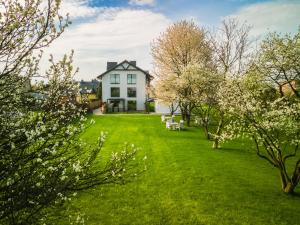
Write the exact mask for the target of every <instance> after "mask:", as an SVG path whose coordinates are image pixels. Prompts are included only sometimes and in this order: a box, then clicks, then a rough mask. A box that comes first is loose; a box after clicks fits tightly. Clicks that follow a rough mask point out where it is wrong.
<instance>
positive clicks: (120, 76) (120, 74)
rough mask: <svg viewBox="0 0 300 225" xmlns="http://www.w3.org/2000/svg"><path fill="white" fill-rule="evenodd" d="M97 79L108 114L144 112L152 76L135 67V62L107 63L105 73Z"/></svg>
mask: <svg viewBox="0 0 300 225" xmlns="http://www.w3.org/2000/svg"><path fill="white" fill-rule="evenodd" d="M98 79H100V80H101V82H102V101H103V102H105V103H106V107H107V110H108V112H123V111H144V110H145V102H146V101H147V99H148V95H147V87H148V86H149V85H150V81H151V79H152V76H151V75H150V74H149V72H148V71H145V70H142V69H141V68H139V67H137V65H136V61H127V60H124V61H123V62H121V63H117V62H107V68H106V71H105V72H104V73H102V74H101V75H99V76H98Z"/></svg>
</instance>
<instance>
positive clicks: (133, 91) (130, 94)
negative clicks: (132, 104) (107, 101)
mask: <svg viewBox="0 0 300 225" xmlns="http://www.w3.org/2000/svg"><path fill="white" fill-rule="evenodd" d="M127 97H131V98H135V97H136V88H135V87H129V88H127Z"/></svg>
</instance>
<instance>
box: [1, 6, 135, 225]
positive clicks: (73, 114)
mask: <svg viewBox="0 0 300 225" xmlns="http://www.w3.org/2000/svg"><path fill="white" fill-rule="evenodd" d="M45 2H46V4H45ZM59 5H60V1H59V0H48V1H42V0H25V1H17V0H5V1H0V9H1V11H0V34H1V35H0V59H1V61H0V223H1V224H38V223H40V222H42V221H41V219H43V217H45V216H46V215H47V213H48V212H50V211H49V210H47V209H49V208H50V207H54V208H55V207H57V206H59V204H62V203H64V202H65V201H67V200H69V199H70V198H71V197H72V196H74V195H75V194H76V192H77V191H80V190H84V189H88V188H91V187H95V186H96V185H101V184H105V183H111V182H123V181H124V180H126V178H128V177H130V176H131V175H132V173H130V171H131V169H133V168H134V167H129V166H128V165H129V162H130V159H131V158H133V156H134V155H135V152H136V148H135V147H133V148H132V147H126V148H125V149H124V150H123V151H122V152H120V153H114V154H113V155H112V157H111V159H110V160H108V161H107V162H106V166H102V167H100V166H96V163H99V161H98V160H96V159H97V155H98V154H99V152H100V150H101V147H102V145H103V142H104V140H105V134H104V133H102V134H101V135H100V133H99V139H98V143H97V144H96V143H95V146H93V147H90V146H88V145H87V144H84V143H83V142H82V141H81V140H80V133H81V132H82V131H83V129H85V127H86V126H89V123H87V122H86V121H85V117H84V114H85V109H83V108H81V107H80V106H78V105H77V103H76V101H75V95H76V93H77V91H78V87H77V85H76V84H75V82H74V80H73V76H74V74H75V73H76V70H74V68H73V66H72V54H71V55H70V56H64V57H63V58H62V59H61V60H60V61H58V62H56V61H55V60H53V58H52V57H50V60H49V62H50V67H49V69H48V70H47V71H46V72H45V73H41V72H39V62H40V59H41V57H42V53H41V52H39V50H41V49H42V48H43V47H45V46H48V45H49V44H50V43H51V42H52V41H54V40H55V39H56V38H58V37H59V36H60V34H61V33H62V32H63V31H64V29H65V28H66V27H67V26H68V24H69V20H68V18H66V19H63V18H62V17H61V16H60V15H59V14H58V11H59ZM33 77H38V78H39V80H42V81H41V82H38V83H37V84H35V91H34V92H33V91H32V90H31V88H30V80H31V79H32V78H33ZM126 165H127V166H126ZM125 167H126V170H125ZM100 168H102V169H100ZM126 174H127V176H126ZM122 178H123V179H122Z"/></svg>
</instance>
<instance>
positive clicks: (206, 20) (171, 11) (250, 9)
mask: <svg viewBox="0 0 300 225" xmlns="http://www.w3.org/2000/svg"><path fill="white" fill-rule="evenodd" d="M67 13H69V15H70V19H71V21H72V25H71V26H70V27H68V28H67V29H66V31H65V32H64V33H63V34H62V36H61V37H60V38H59V39H57V40H56V41H55V42H54V43H52V44H51V46H50V47H48V48H47V49H46V50H45V53H44V55H45V56H44V57H45V59H46V57H47V55H49V54H50V53H51V54H53V56H54V58H55V59H57V60H59V59H60V58H61V57H62V56H63V54H66V53H67V54H68V53H70V52H71V50H72V49H73V50H74V52H75V53H74V66H75V67H79V72H78V73H77V74H76V77H75V79H76V80H91V79H94V78H96V77H97V75H99V74H101V73H103V72H104V71H105V70H106V62H107V61H116V62H121V61H123V60H125V59H127V60H135V61H137V66H139V67H141V68H142V69H144V70H150V71H152V69H153V64H152V58H151V47H150V46H151V43H152V42H153V41H154V40H155V39H156V38H157V37H159V35H160V34H161V33H162V32H164V31H165V29H166V28H167V27H168V26H170V25H171V24H172V23H174V22H177V21H179V20H182V19H189V20H193V21H194V22H195V23H197V24H198V25H199V26H201V27H206V28H209V29H213V28H215V27H217V26H218V25H219V24H220V22H221V21H222V20H223V19H226V18H227V17H235V18H237V19H238V20H240V21H241V22H247V23H248V24H249V25H251V26H252V30H251V32H250V35H251V37H252V38H257V39H261V38H262V37H264V35H266V34H267V33H268V32H271V31H277V32H281V33H292V34H293V33H295V32H297V30H298V26H299V25H300V0H275V1H270V0H269V1H266V0H265V1H263V0H261V1H259V0H206V1H205V0H62V5H61V9H60V14H61V15H66V14H67ZM46 68H47V60H44V61H43V62H42V66H41V70H42V71H44V70H45V69H46Z"/></svg>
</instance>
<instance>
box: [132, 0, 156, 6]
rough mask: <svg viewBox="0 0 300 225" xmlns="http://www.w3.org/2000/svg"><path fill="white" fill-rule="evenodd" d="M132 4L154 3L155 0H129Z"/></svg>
mask: <svg viewBox="0 0 300 225" xmlns="http://www.w3.org/2000/svg"><path fill="white" fill-rule="evenodd" d="M129 4H132V5H154V4H155V0H129Z"/></svg>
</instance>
